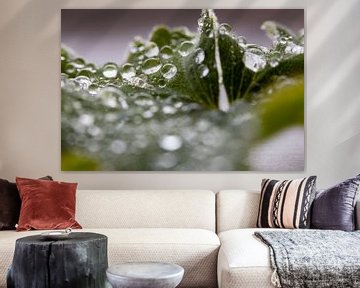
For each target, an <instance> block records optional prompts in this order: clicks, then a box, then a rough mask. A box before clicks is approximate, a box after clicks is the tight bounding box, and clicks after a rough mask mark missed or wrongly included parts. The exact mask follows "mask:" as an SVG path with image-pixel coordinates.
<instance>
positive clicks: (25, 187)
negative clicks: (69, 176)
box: [16, 177, 81, 231]
mask: <svg viewBox="0 0 360 288" xmlns="http://www.w3.org/2000/svg"><path fill="white" fill-rule="evenodd" d="M16 185H17V187H18V189H19V193H20V198H21V201H22V203H21V209H20V217H19V223H18V226H17V228H16V230H17V231H23V230H31V229H35V230H40V229H65V228H81V226H80V225H79V223H77V222H76V221H75V193H76V187H77V184H76V183H65V182H56V181H48V180H34V179H28V178H19V177H17V178H16Z"/></svg>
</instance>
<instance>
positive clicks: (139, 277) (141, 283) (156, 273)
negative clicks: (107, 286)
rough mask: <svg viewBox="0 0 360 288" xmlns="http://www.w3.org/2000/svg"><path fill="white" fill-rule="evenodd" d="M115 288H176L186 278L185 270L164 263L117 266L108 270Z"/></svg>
mask: <svg viewBox="0 0 360 288" xmlns="http://www.w3.org/2000/svg"><path fill="white" fill-rule="evenodd" d="M106 276H107V278H108V280H109V282H110V283H111V285H112V286H113V287H114V288H175V287H176V286H178V285H179V284H180V282H181V280H182V278H183V276H184V268H182V267H181V266H179V265H176V264H171V263H162V262H133V263H124V264H117V265H114V266H111V267H109V268H108V269H107V270H106Z"/></svg>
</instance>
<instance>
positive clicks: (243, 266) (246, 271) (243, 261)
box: [217, 228, 274, 288]
mask: <svg viewBox="0 0 360 288" xmlns="http://www.w3.org/2000/svg"><path fill="white" fill-rule="evenodd" d="M262 230H267V231H268V230H272V229H263V228H253V229H235V230H228V231H224V232H221V233H220V234H219V238H220V242H221V247H220V251H219V257H218V267H217V270H218V286H219V288H240V287H241V288H242V287H247V288H252V287H253V288H257V287H262V288H267V287H269V288H270V287H271V288H273V287H274V286H273V285H272V284H271V274H272V269H271V267H270V253H269V248H268V247H267V246H266V245H265V244H264V243H263V242H261V241H260V240H259V239H257V238H256V237H255V236H254V232H255V231H262Z"/></svg>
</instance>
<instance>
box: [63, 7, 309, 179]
mask: <svg viewBox="0 0 360 288" xmlns="http://www.w3.org/2000/svg"><path fill="white" fill-rule="evenodd" d="M61 20H62V24H61V25H62V34H61V35H62V46H61V169H62V171H277V172H279V171H303V170H304V165H305V163H304V158H305V151H304V146H305V145H304V139H305V136H304V135H305V132H304V130H305V129H304V29H303V21H304V10H303V9H276V10H274V9H259V10H251V9H249V10H242V9H231V10H226V9H219V10H218V9H214V10H213V9H203V10H196V9H183V10H181V9H179V10H167V9H157V10H150V9H149V10H137V9H134V10H132V9H114V10H82V9H64V10H62V18H61ZM281 21H283V22H281Z"/></svg>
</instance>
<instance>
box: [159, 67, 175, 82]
mask: <svg viewBox="0 0 360 288" xmlns="http://www.w3.org/2000/svg"><path fill="white" fill-rule="evenodd" d="M160 72H161V75H162V76H163V77H164V78H165V79H168V80H169V79H171V78H173V77H174V76H175V75H176V73H177V68H176V66H175V65H173V64H165V65H164V66H163V67H162V68H161V71H160Z"/></svg>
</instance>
